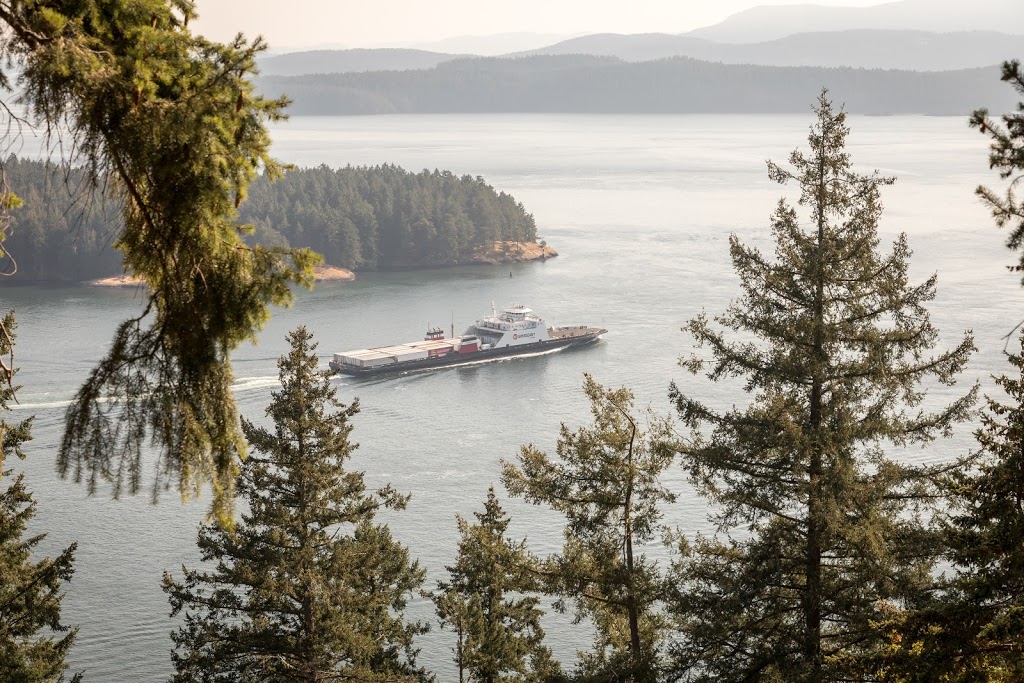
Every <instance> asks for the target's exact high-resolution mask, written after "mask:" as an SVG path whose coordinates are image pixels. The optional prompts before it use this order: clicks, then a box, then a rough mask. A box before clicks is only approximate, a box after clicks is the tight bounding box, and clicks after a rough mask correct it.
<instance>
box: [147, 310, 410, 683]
mask: <svg viewBox="0 0 1024 683" xmlns="http://www.w3.org/2000/svg"><path fill="white" fill-rule="evenodd" d="M288 341H289V343H290V344H291V351H290V352H289V354H288V355H287V356H285V357H283V358H281V360H280V361H279V363H278V367H279V368H280V378H281V389H280V391H276V392H274V394H273V401H272V402H271V405H270V407H269V408H268V409H267V414H268V415H269V416H270V417H271V418H272V419H273V421H274V429H273V431H270V430H267V429H265V428H262V427H258V426H256V425H254V424H253V423H251V422H248V421H243V428H244V430H245V435H246V438H248V439H249V441H250V443H251V444H252V447H253V453H252V454H251V456H250V457H249V458H248V459H247V460H246V461H245V463H244V464H243V467H242V472H241V475H240V477H239V483H238V490H239V493H240V494H241V496H242V498H243V499H244V501H245V503H246V508H247V509H248V512H246V513H244V514H242V515H241V520H240V521H239V522H238V523H237V524H236V525H235V527H234V528H233V529H226V528H224V527H221V526H208V525H204V526H202V527H201V528H200V532H199V541H198V543H199V548H200V550H201V552H202V557H203V560H204V563H205V564H206V567H205V568H202V569H187V568H183V572H184V580H183V581H182V582H178V581H176V580H175V579H174V578H172V577H171V576H170V575H169V574H165V576H164V590H165V591H166V592H167V594H168V596H169V599H170V603H171V607H172V614H178V613H183V614H184V617H185V618H184V624H183V625H182V626H181V628H180V629H179V630H178V631H177V632H176V633H174V634H173V636H172V637H173V639H174V643H175V645H176V650H175V652H174V655H173V661H174V667H175V671H176V674H175V676H174V679H173V680H174V681H177V682H178V683H185V682H186V681H210V680H217V681H224V682H227V681H239V682H241V681H261V682H262V683H273V682H275V681H280V682H283V681H309V682H313V681H332V680H354V681H367V682H370V681H417V680H423V679H425V678H426V675H425V674H424V673H423V671H422V670H421V669H420V668H419V667H417V665H416V663H415V650H414V649H413V637H414V636H415V635H417V634H419V633H421V632H422V631H423V627H422V626H421V625H420V624H417V623H409V622H407V621H405V619H404V617H403V611H404V609H405V606H406V602H407V600H408V599H409V598H410V597H411V596H412V595H413V594H414V593H415V592H416V591H417V590H418V589H419V588H420V586H421V584H422V582H423V571H422V570H421V569H420V568H419V566H418V564H417V563H416V562H413V561H411V560H410V558H409V552H408V550H407V549H406V548H405V547H403V546H402V545H401V544H399V543H398V542H397V541H395V540H394V539H393V538H392V536H391V534H390V532H389V530H388V528H387V526H385V525H382V524H377V523H375V521H374V518H375V515H376V513H377V512H378V511H379V510H381V509H383V508H392V509H401V508H403V507H404V506H405V504H406V500H407V498H406V497H405V496H401V495H399V494H397V493H396V492H394V491H393V490H392V489H391V488H390V487H385V488H383V489H381V490H379V491H376V492H368V491H367V490H366V485H365V484H364V482H363V473H362V472H359V471H353V470H351V469H349V468H348V467H347V462H348V460H349V459H350V457H351V455H352V451H353V449H354V448H355V445H354V444H353V443H351V442H350V441H349V435H350V433H351V431H352V425H351V423H350V418H351V417H352V416H353V415H355V413H356V412H357V411H358V406H357V404H356V403H352V404H351V405H348V406H344V405H342V404H340V403H339V402H338V401H337V399H336V398H335V390H334V389H333V388H332V387H331V386H330V378H329V375H328V373H326V372H320V371H318V370H317V357H316V355H315V353H314V350H315V348H316V346H315V345H314V344H312V343H311V335H310V334H309V333H308V332H306V330H305V329H304V328H301V327H300V328H299V329H297V330H296V331H294V332H292V333H290V334H289V335H288Z"/></svg>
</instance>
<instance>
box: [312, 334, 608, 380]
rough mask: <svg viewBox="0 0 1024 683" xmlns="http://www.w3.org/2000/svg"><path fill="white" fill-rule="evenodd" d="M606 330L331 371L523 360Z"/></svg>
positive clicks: (378, 371)
mask: <svg viewBox="0 0 1024 683" xmlns="http://www.w3.org/2000/svg"><path fill="white" fill-rule="evenodd" d="M606 332H607V330H596V331H594V332H590V333H587V334H579V335H576V336H572V337H562V338H554V339H548V340H545V341H539V342H535V343H532V344H518V345H515V346H503V347H500V348H491V349H483V350H481V351H473V352H470V353H458V352H453V353H448V354H446V355H444V356H433V357H431V358H425V359H423V360H410V361H404V362H395V363H387V364H385V365H375V366H372V367H359V366H355V365H348V364H347V363H336V362H334V361H331V362H330V363H329V365H330V368H331V370H333V371H335V372H340V373H342V374H345V375H351V376H353V377H368V376H371V375H386V374H395V373H400V372H411V371H415V370H429V369H432V368H443V367H450V366H453V365H465V364H467V363H477V362H480V361H484V360H490V359H493V358H507V357H512V356H524V355H527V354H531V353H540V352H543V351H551V350H554V349H561V348H566V347H570V346H582V345H584V344H589V343H591V342H593V341H595V340H596V339H597V338H598V337H600V336H601V335H602V334H605V333H606Z"/></svg>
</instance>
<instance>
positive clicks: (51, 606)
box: [0, 312, 81, 683]
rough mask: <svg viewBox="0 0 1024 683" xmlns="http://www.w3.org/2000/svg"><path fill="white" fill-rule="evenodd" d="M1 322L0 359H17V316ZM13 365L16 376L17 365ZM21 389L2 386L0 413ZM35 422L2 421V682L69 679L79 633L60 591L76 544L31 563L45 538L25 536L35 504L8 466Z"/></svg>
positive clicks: (21, 478) (77, 677)
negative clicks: (65, 617)
mask: <svg viewBox="0 0 1024 683" xmlns="http://www.w3.org/2000/svg"><path fill="white" fill-rule="evenodd" d="M0 322H2V327H0V331H2V332H3V333H2V334H0V356H6V357H7V358H8V359H12V350H13V345H14V329H15V321H14V314H13V312H9V313H7V315H5V316H4V317H3V319H2V320H0ZM8 367H10V368H11V370H12V377H13V363H11V365H9V366H8ZM16 389H17V387H15V386H14V385H13V383H8V382H5V383H0V412H3V413H6V412H7V411H8V409H9V406H10V403H11V401H13V400H14V398H15V391H16ZM31 422H32V420H31V418H29V419H27V420H22V421H21V422H18V423H13V424H12V423H8V422H7V421H6V420H4V419H3V418H2V417H0V486H5V487H6V488H3V489H0V681H11V682H12V683H57V682H58V681H63V680H65V677H64V674H65V672H66V671H67V669H68V663H67V656H68V653H69V651H70V649H71V646H72V645H73V644H74V642H75V635H76V633H77V629H75V628H69V627H67V626H65V625H64V624H62V623H61V620H60V608H61V604H60V603H61V598H62V597H63V594H62V593H61V588H62V586H63V584H64V583H65V582H67V581H69V580H70V579H71V575H72V574H73V573H74V568H73V564H74V561H75V549H76V547H77V544H74V543H73V544H71V545H70V546H69V547H68V548H66V549H65V550H64V551H63V552H62V553H61V554H60V555H58V556H57V557H55V558H43V559H39V560H33V559H32V552H33V550H34V549H35V548H36V547H38V545H39V543H41V542H42V540H43V539H44V538H45V537H46V535H45V534H38V535H36V536H29V537H26V536H25V532H26V530H27V526H28V522H29V521H30V520H31V519H32V517H34V516H35V511H36V504H35V502H34V501H33V500H32V494H31V493H29V491H28V489H26V488H25V475H24V474H19V475H18V476H17V477H14V478H13V481H12V473H13V470H12V469H10V468H7V467H6V465H5V463H6V460H7V458H8V457H9V456H12V455H14V456H17V457H18V458H24V457H25V454H24V452H23V451H22V448H21V446H22V444H24V443H25V442H26V441H28V440H29V439H31V438H32V435H31ZM80 678H81V676H80V675H75V676H74V677H73V679H72V680H73V681H78V680H80Z"/></svg>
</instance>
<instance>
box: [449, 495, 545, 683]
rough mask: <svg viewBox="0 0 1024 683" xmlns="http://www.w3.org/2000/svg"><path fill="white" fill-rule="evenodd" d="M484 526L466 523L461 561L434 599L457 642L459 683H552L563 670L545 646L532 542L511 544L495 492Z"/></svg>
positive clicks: (462, 523)
mask: <svg viewBox="0 0 1024 683" xmlns="http://www.w3.org/2000/svg"><path fill="white" fill-rule="evenodd" d="M473 516H474V517H475V518H476V523H474V524H470V523H469V522H468V521H466V520H465V519H464V518H462V517H458V518H457V521H458V526H459V533H460V535H461V538H460V539H459V548H458V557H457V559H456V561H455V564H454V565H452V566H450V567H446V569H447V570H448V576H449V578H448V580H446V581H438V582H437V589H438V592H437V593H436V594H435V595H434V602H435V604H436V605H437V614H438V616H439V617H440V619H441V624H442V626H449V627H451V628H452V629H453V630H454V631H455V634H456V637H457V641H456V646H455V662H456V664H457V665H458V668H459V683H463V682H465V683H470V682H472V683H498V682H499V681H502V682H507V683H512V682H513V681H520V682H523V683H525V682H526V681H536V680H547V679H548V678H550V677H551V676H553V675H556V674H557V672H558V670H559V667H558V665H557V663H555V662H554V661H553V660H552V659H551V652H550V651H549V650H548V648H546V647H545V646H544V645H543V639H544V629H543V628H541V625H540V617H541V615H542V614H543V611H542V610H541V609H540V608H539V607H538V604H539V602H540V600H539V598H537V597H536V596H534V595H529V594H528V593H529V592H532V591H535V590H537V588H538V587H539V582H538V580H537V578H536V576H534V575H533V574H532V573H531V569H532V568H533V565H534V558H532V557H531V556H530V554H529V552H528V551H527V549H526V542H525V541H520V542H518V543H516V542H513V541H510V540H509V539H508V538H506V536H505V534H506V530H507V529H508V525H509V518H508V516H507V515H506V514H505V511H504V510H502V508H501V505H500V504H499V502H498V498H497V496H496V495H495V493H494V487H493V486H492V487H490V488H489V489H488V491H487V500H486V501H485V503H484V510H483V512H474V513H473Z"/></svg>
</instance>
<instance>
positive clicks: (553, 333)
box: [328, 304, 608, 376]
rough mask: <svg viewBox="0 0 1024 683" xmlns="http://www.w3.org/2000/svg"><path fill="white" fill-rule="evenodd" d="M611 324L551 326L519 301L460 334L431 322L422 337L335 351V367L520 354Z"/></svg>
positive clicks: (355, 371)
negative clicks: (449, 333) (451, 333)
mask: <svg viewBox="0 0 1024 683" xmlns="http://www.w3.org/2000/svg"><path fill="white" fill-rule="evenodd" d="M607 332H608V330H605V329H602V328H600V327H592V326H590V325H570V326H567V327H548V326H547V325H545V324H544V321H543V320H541V319H540V317H538V316H537V314H535V313H534V312H533V311H532V310H531V309H529V308H527V307H526V306H523V305H520V304H515V305H513V306H509V307H508V308H503V309H501V312H500V313H498V312H497V311H495V310H494V308H493V304H492V310H491V315H489V316H486V317H484V318H480V319H479V320H477V321H476V322H475V323H473V324H472V325H470V326H469V327H468V328H467V329H466V332H465V333H464V334H463V335H462V336H461V337H455V336H452V337H450V338H445V336H444V330H442V329H441V328H436V327H435V328H432V329H430V330H428V331H427V335H426V337H425V338H424V339H423V341H417V342H410V343H407V344H398V345H396V346H382V347H379V348H373V349H356V350H354V351H345V352H344V353H336V354H334V357H333V358H332V359H331V361H330V362H329V363H328V365H329V366H330V368H331V370H334V371H335V372H341V373H344V374H346V375H357V376H361V375H376V374H382V373H387V372H405V371H408V370H421V369H428V368H434V367H443V366H446V365H461V364H462V363H473V362H476V361H481V360H487V359H491V358H498V357H504V356H520V355H525V354H529V353H537V352H540V351H547V350H553V349H559V348H563V347H567V346H580V345H582V344H587V343H590V342H592V341H594V340H595V339H597V338H598V337H600V336H601V335H602V334H605V333H607Z"/></svg>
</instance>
